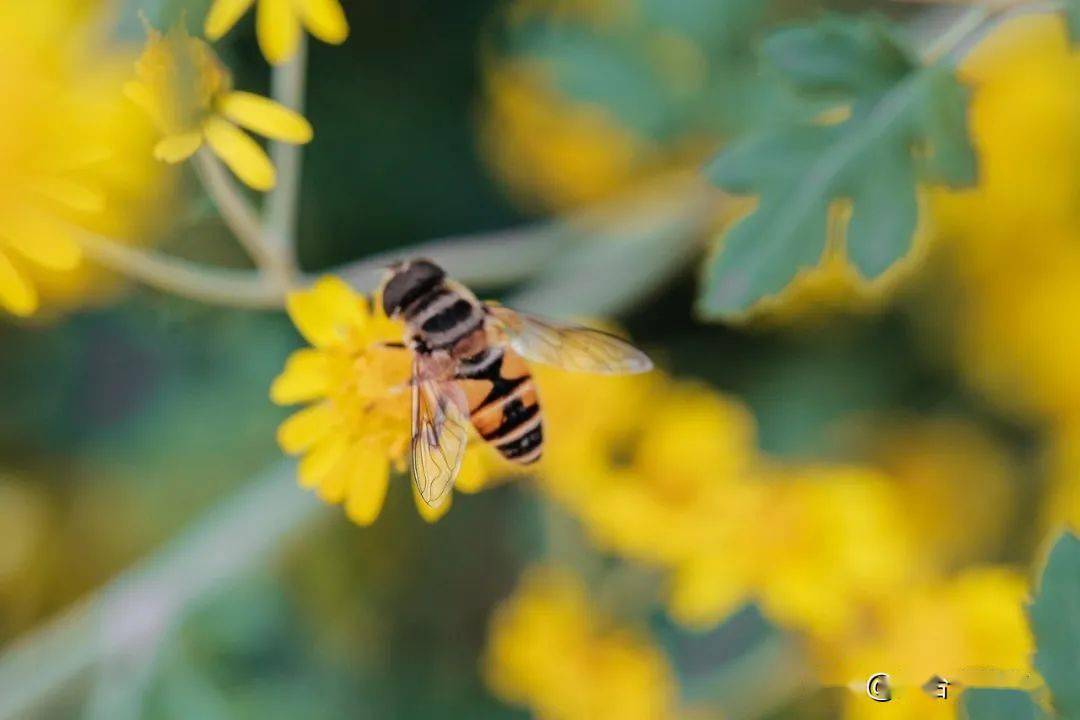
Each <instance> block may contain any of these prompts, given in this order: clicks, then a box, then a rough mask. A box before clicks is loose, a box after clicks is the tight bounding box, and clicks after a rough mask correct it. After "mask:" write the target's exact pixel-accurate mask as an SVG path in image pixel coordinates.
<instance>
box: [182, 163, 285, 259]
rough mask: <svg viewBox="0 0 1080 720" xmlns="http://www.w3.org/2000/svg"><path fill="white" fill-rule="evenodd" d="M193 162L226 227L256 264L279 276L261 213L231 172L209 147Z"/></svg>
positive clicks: (275, 256) (274, 255)
mask: <svg viewBox="0 0 1080 720" xmlns="http://www.w3.org/2000/svg"><path fill="white" fill-rule="evenodd" d="M194 161H195V170H196V172H197V173H198V175H199V179H200V180H201V181H202V184H203V187H204V188H206V193H207V195H209V196H210V199H211V200H212V201H213V203H214V205H215V206H217V209H218V212H219V213H221V219H222V220H224V221H225V225H226V227H228V228H229V231H230V232H232V234H233V236H234V237H235V238H236V239H237V241H238V242H239V243H240V244H241V245H242V246H243V248H244V250H246V251H247V254H248V255H250V256H251V259H252V260H253V261H254V262H255V265H256V267H258V268H259V269H260V270H263V271H266V272H268V273H269V274H271V275H276V276H278V277H280V275H281V272H282V271H281V269H280V263H279V261H278V258H277V254H276V253H275V252H274V251H273V248H271V247H270V245H269V244H268V243H267V242H266V241H265V239H264V237H263V231H262V223H261V222H260V221H259V215H258V213H257V212H256V211H255V209H254V208H253V207H252V206H251V203H250V202H249V201H248V199H247V197H246V196H245V195H244V193H243V191H242V190H241V189H240V186H239V185H237V183H236V181H235V180H234V179H233V177H232V175H230V174H229V171H228V170H226V169H225V167H224V166H223V165H222V164H221V161H219V160H218V159H217V158H216V157H214V154H213V152H212V151H211V150H210V149H209V148H207V147H202V148H200V149H199V151H198V152H197V153H195V157H194Z"/></svg>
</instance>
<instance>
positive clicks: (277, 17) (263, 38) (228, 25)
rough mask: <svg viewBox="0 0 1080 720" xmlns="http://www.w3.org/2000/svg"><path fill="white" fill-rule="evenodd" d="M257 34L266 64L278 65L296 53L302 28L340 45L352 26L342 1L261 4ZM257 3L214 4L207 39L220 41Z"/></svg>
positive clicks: (229, 0)
mask: <svg viewBox="0 0 1080 720" xmlns="http://www.w3.org/2000/svg"><path fill="white" fill-rule="evenodd" d="M258 3H259V9H258V12H257V14H256V20H255V30H256V35H257V36H258V39H259V47H260V48H261V49H262V53H263V56H264V57H266V59H267V61H269V62H271V63H273V64H274V65H277V64H279V63H283V62H285V61H286V60H288V59H289V58H291V57H292V56H293V55H294V54H295V53H296V48H297V45H298V43H299V40H300V26H301V25H303V26H304V27H306V28H307V30H308V32H310V33H311V34H312V35H314V36H315V37H317V38H319V39H320V40H322V41H323V42H328V43H330V44H332V45H340V44H341V43H343V42H345V38H347V37H348V36H349V24H348V22H347V21H346V20H345V12H344V10H342V8H341V3H340V2H339V0H258ZM254 4H255V0H214V4H213V5H211V6H210V12H209V13H208V14H207V16H206V26H205V28H204V30H205V32H206V37H207V38H209V39H210V40H219V39H220V38H221V37H222V36H224V35H225V33H227V32H229V30H231V29H232V27H233V26H234V25H236V22H237V21H238V20H239V19H240V18H241V17H242V16H243V15H244V13H246V12H247V11H248V8H250V7H251V6H252V5H254Z"/></svg>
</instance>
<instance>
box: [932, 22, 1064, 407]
mask: <svg viewBox="0 0 1080 720" xmlns="http://www.w3.org/2000/svg"><path fill="white" fill-rule="evenodd" d="M962 71H963V74H964V76H965V79H966V80H967V81H968V82H969V83H970V84H971V85H972V86H973V88H974V95H973V99H972V104H971V109H970V124H971V129H972V135H973V138H974V142H975V145H976V148H977V150H978V154H979V173H980V176H979V184H978V185H977V186H976V187H975V188H973V189H971V190H968V191H964V192H955V193H944V192H942V193H939V194H938V195H937V197H936V200H935V203H934V207H935V213H936V215H937V224H938V227H939V230H940V232H939V243H938V244H939V246H940V247H939V248H938V249H939V253H940V255H941V256H942V257H943V258H944V259H946V260H948V261H949V263H948V266H949V267H950V268H951V270H952V273H953V278H954V282H952V283H950V288H955V291H956V292H955V300H956V308H955V310H956V319H955V322H954V323H953V325H952V327H950V328H949V329H950V330H951V331H953V332H955V333H956V335H957V338H958V342H957V358H958V362H959V364H960V367H961V369H962V370H963V372H964V374H965V376H966V377H967V378H968V380H969V381H970V382H971V384H972V385H974V386H975V387H976V388H978V389H980V390H981V391H983V392H985V393H987V394H988V395H989V396H990V397H991V398H993V399H995V400H997V401H998V402H999V403H1000V404H1002V405H1003V406H1004V407H1006V408H1007V409H1010V410H1013V411H1016V412H1018V413H1022V414H1024V415H1028V416H1034V417H1035V418H1038V419H1042V418H1051V419H1061V418H1066V419H1067V418H1068V417H1070V416H1074V415H1080V375H1078V374H1077V373H1076V372H1075V369H1076V367H1077V364H1078V362H1080V324H1078V323H1076V321H1075V319H1076V314H1077V310H1078V308H1080V165H1078V164H1077V163H1076V157H1077V155H1078V152H1080V53H1077V52H1076V51H1075V50H1074V49H1072V47H1071V46H1070V44H1069V42H1068V39H1067V37H1066V31H1065V26H1064V21H1063V19H1062V18H1060V17H1059V16H1057V15H1052V14H1041V15H1030V16H1024V17H1021V18H1016V19H1014V20H1011V21H1009V22H1007V23H1003V24H1002V25H1001V27H1000V28H998V29H997V30H995V31H994V33H993V34H991V35H990V36H989V37H987V38H986V39H985V40H984V41H983V42H982V43H981V44H980V45H979V47H977V48H976V49H975V50H974V51H973V53H972V54H971V56H970V57H969V58H968V60H967V61H966V62H965V63H964V65H963V68H962Z"/></svg>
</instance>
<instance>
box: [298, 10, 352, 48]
mask: <svg viewBox="0 0 1080 720" xmlns="http://www.w3.org/2000/svg"><path fill="white" fill-rule="evenodd" d="M298 1H299V7H300V17H301V18H302V19H303V21H304V25H305V26H306V27H307V29H308V32H310V33H311V34H312V35H314V36H315V37H317V38H319V39H320V40H322V41H323V42H327V43H330V44H331V45H340V44H341V43H343V42H345V38H347V37H349V23H348V21H347V20H345V11H344V10H342V9H341V3H340V2H339V1H338V0H298Z"/></svg>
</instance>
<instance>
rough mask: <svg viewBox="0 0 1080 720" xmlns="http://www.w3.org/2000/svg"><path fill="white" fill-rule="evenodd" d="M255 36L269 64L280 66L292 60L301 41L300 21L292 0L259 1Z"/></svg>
mask: <svg viewBox="0 0 1080 720" xmlns="http://www.w3.org/2000/svg"><path fill="white" fill-rule="evenodd" d="M255 34H256V35H257V36H258V39H259V47H260V48H261V49H262V53H263V56H264V57H265V58H266V60H267V62H269V63H271V64H272V65H280V64H281V63H283V62H285V61H286V60H288V59H289V58H291V57H292V56H293V54H294V53H295V52H296V47H297V44H298V43H299V41H300V20H299V19H298V18H297V17H296V9H295V8H294V7H293V4H292V0H259V11H258V13H257V15H256V17H255Z"/></svg>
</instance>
